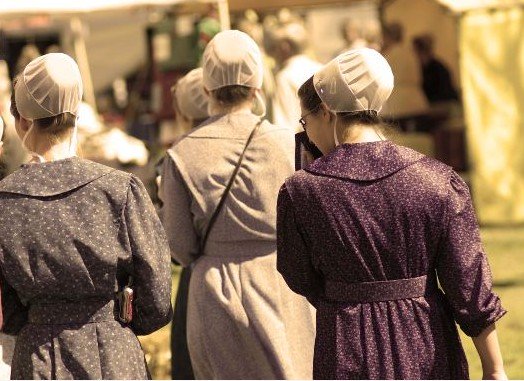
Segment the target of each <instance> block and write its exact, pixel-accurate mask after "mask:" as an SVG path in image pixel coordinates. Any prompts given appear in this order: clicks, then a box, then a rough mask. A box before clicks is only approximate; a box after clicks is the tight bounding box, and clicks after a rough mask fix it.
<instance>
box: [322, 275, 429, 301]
mask: <svg viewBox="0 0 524 381" xmlns="http://www.w3.org/2000/svg"><path fill="white" fill-rule="evenodd" d="M436 290H437V284H436V280H435V279H434V278H433V277H431V278H428V276H427V275H423V276H419V277H416V278H408V279H395V280H386V281H378V282H362V283H344V282H331V281H327V282H326V284H325V296H326V298H327V299H329V300H334V301H337V302H348V303H371V302H384V301H387V300H398V299H411V298H419V297H421V296H426V295H428V294H430V293H433V292H435V291H436Z"/></svg>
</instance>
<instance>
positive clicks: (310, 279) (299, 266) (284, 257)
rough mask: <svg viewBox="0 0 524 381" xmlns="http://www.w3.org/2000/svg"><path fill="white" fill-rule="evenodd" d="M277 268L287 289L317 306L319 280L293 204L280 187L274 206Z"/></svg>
mask: <svg viewBox="0 0 524 381" xmlns="http://www.w3.org/2000/svg"><path fill="white" fill-rule="evenodd" d="M277 269H278V271H279V272H280V273H281V274H282V276H283V277H284V280H285V281H286V283H287V284H288V286H289V288H291V290H293V291H294V292H296V293H297V294H300V295H303V296H305V297H306V298H307V299H308V300H309V302H310V303H311V304H312V305H313V306H315V307H316V306H317V302H318V298H319V297H321V296H322V284H323V282H322V277H321V276H320V274H318V272H317V271H316V270H315V268H314V267H313V264H312V263H311V258H310V255H309V250H308V248H307V245H306V243H305V242H304V239H303V235H302V234H301V229H300V227H299V226H298V224H297V220H296V216H295V211H294V209H293V202H292V200H291V197H290V195H289V193H288V191H287V189H286V186H285V185H283V186H282V188H281V189H280V193H279V195H278V206H277Z"/></svg>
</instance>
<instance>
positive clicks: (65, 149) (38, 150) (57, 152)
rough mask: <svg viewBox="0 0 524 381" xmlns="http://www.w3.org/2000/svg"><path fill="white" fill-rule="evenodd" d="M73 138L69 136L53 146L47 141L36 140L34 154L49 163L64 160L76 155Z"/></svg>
mask: <svg viewBox="0 0 524 381" xmlns="http://www.w3.org/2000/svg"><path fill="white" fill-rule="evenodd" d="M71 139H72V136H71V135H69V136H67V137H66V138H65V139H62V140H61V141H60V142H58V143H56V144H51V143H50V142H49V141H48V140H47V139H35V140H36V144H35V145H34V149H33V151H32V152H33V153H35V154H37V155H38V156H39V157H40V158H43V159H44V160H45V161H46V162H47V161H56V160H63V159H67V158H69V157H72V156H75V155H76V147H71V144H73V145H75V142H71Z"/></svg>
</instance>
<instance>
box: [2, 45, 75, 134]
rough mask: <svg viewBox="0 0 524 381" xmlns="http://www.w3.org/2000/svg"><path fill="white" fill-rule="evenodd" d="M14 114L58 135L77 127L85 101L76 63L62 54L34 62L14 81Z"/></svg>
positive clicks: (44, 130) (48, 56)
mask: <svg viewBox="0 0 524 381" xmlns="http://www.w3.org/2000/svg"><path fill="white" fill-rule="evenodd" d="M13 88H14V91H13V95H12V98H11V112H12V114H13V116H14V117H15V118H17V119H20V117H23V118H24V119H27V120H29V121H32V122H33V125H34V126H35V127H36V128H38V129H39V130H40V131H43V132H47V133H49V134H53V135H59V134H61V133H62V132H65V131H66V130H67V129H68V128H70V127H73V126H74V125H75V121H76V116H77V113H78V106H79V105H80V102H81V100H82V78H81V76H80V71H79V69H78V66H77V64H76V62H75V61H74V60H73V59H72V58H71V57H69V56H67V55H65V54H62V53H51V54H46V55H43V56H41V57H38V58H36V59H34V60H33V61H31V62H30V63H29V64H28V65H27V66H26V67H25V68H24V70H23V72H22V73H21V74H20V75H19V76H18V77H17V78H16V79H15V80H14V81H13Z"/></svg>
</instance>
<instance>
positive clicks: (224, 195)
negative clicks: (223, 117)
mask: <svg viewBox="0 0 524 381" xmlns="http://www.w3.org/2000/svg"><path fill="white" fill-rule="evenodd" d="M261 124H262V120H260V121H259V122H258V123H257V124H256V125H255V127H254V128H253V131H251V134H250V135H249V137H248V138H247V142H246V145H245V146H244V150H243V151H242V153H241V154H240V157H239V158H238V162H237V165H236V166H235V169H234V170H233V173H232V174H231V177H230V178H229V181H228V183H227V186H226V189H224V193H222V197H221V198H220V201H219V202H218V205H217V207H216V208H215V211H214V212H213V215H212V216H211V218H210V219H209V223H208V224H207V229H206V231H205V233H204V236H203V238H202V240H201V241H200V250H199V253H198V254H199V255H202V254H203V253H204V248H205V247H206V242H207V238H208V237H209V233H210V232H211V228H212V227H213V225H214V224H215V221H216V219H217V217H218V214H219V213H220V211H221V210H222V207H223V206H224V203H225V202H226V198H227V195H228V194H229V191H230V190H231V187H232V186H233V183H234V182H235V178H236V177H237V174H238V171H239V170H240V165H241V164H242V160H243V159H244V154H245V153H246V150H247V147H249V143H251V140H253V136H255V133H256V132H257V130H258V128H259V127H260V125H261Z"/></svg>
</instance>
